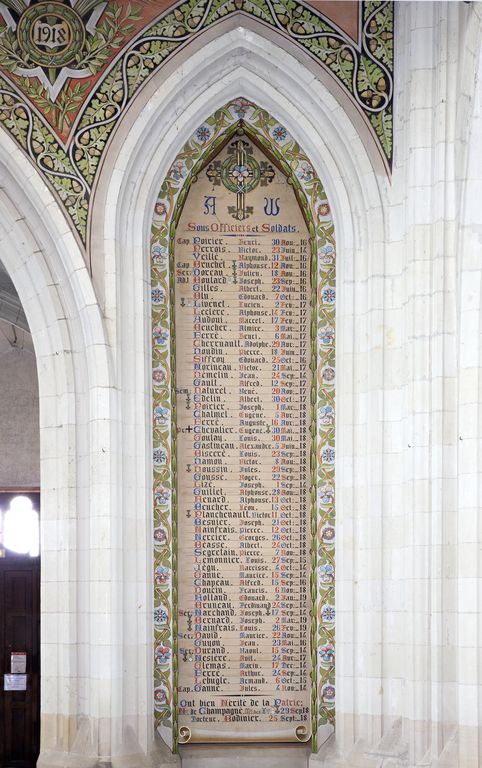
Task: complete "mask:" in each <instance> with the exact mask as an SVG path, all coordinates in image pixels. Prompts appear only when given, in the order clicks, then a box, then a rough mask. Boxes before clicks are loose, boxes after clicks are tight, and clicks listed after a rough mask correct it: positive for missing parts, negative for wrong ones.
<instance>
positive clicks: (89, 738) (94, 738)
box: [37, 716, 181, 768]
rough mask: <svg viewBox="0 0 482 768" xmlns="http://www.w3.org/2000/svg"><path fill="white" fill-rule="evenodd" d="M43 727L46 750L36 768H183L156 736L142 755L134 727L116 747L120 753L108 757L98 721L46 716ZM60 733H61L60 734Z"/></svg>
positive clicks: (43, 742) (43, 750)
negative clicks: (55, 732) (55, 729)
mask: <svg viewBox="0 0 482 768" xmlns="http://www.w3.org/2000/svg"><path fill="white" fill-rule="evenodd" d="M102 725H104V726H105V725H106V724H105V723H103V724H102ZM42 726H43V731H42V744H43V747H42V750H41V752H40V756H39V759H38V761H37V768H180V766H181V759H180V757H179V755H173V754H172V752H171V750H170V749H169V748H168V747H167V746H166V745H165V744H164V742H163V741H162V739H161V738H160V737H159V736H158V735H157V734H155V735H154V736H153V740H152V745H151V747H150V748H149V750H148V751H147V752H143V751H142V750H141V748H140V746H139V743H138V741H137V739H136V737H135V734H134V733H133V730H132V728H129V727H128V728H126V729H124V735H123V738H122V743H121V744H119V745H117V748H116V752H117V754H115V755H109V754H106V751H107V750H106V745H105V743H104V744H103V743H102V742H103V739H102V730H103V729H102V727H101V725H100V724H99V723H98V722H92V721H91V720H90V719H89V718H82V719H81V720H80V721H79V720H78V718H72V717H54V716H50V717H45V716H43V717H42ZM49 726H50V728H49ZM54 726H55V727H56V728H57V739H56V740H54V739H53V738H52V730H53V728H54ZM49 731H50V733H49ZM59 731H61V733H60V734H59ZM59 736H60V737H59ZM104 736H105V733H104ZM49 742H50V743H49ZM66 746H67V748H65V747H66Z"/></svg>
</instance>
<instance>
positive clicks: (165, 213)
mask: <svg viewBox="0 0 482 768" xmlns="http://www.w3.org/2000/svg"><path fill="white" fill-rule="evenodd" d="M241 122H242V124H243V127H244V128H245V130H246V133H247V134H248V135H249V136H250V138H252V139H253V140H254V141H256V143H258V144H259V145H260V147H261V149H262V150H264V151H265V152H267V153H268V155H269V154H271V155H272V157H273V158H274V160H275V161H276V162H277V163H278V164H279V166H280V167H281V168H282V170H283V172H284V173H285V174H286V175H287V176H288V178H290V179H291V181H292V183H293V186H294V188H295V193H296V196H297V199H298V202H299V204H300V205H301V207H302V210H303V212H304V215H305V217H306V219H307V222H308V225H309V230H310V239H311V242H312V265H311V280H312V290H313V289H314V296H313V303H314V304H316V306H314V307H313V308H312V323H313V326H314V327H313V328H312V344H313V345H314V347H313V351H312V362H311V364H310V367H311V369H312V377H313V381H314V387H313V388H312V395H313V393H314V397H313V396H312V400H313V402H312V403H311V408H312V423H313V426H315V425H316V427H315V428H316V439H315V440H314V441H313V450H312V467H311V472H312V504H311V508H312V509H311V536H312V568H311V600H312V632H311V636H312V637H311V639H312V649H311V653H312V696H311V698H312V734H313V735H312V747H313V751H316V749H317V734H318V733H319V732H320V728H321V729H323V730H324V731H325V730H326V728H328V730H329V731H331V730H332V729H333V727H334V719H335V583H334V579H335V560H334V550H335V481H334V472H335V298H336V289H335V285H336V271H335V270H336V251H335V239H334V226H333V221H332V217H331V209H330V205H329V202H328V200H327V197H326V193H325V191H324V188H323V185H322V183H321V181H320V179H319V178H318V176H317V174H316V173H315V170H314V168H313V165H312V163H311V162H310V160H309V158H308V156H307V155H306V154H305V153H304V151H303V149H302V148H301V147H300V146H299V144H298V142H297V141H296V139H295V138H294V137H293V136H292V135H291V134H290V133H289V132H288V130H287V129H286V128H285V127H284V126H283V125H282V124H281V123H280V122H279V121H278V120H277V119H276V118H275V117H273V116H271V115H270V114H269V113H268V112H267V111H266V110H264V109H262V108H260V107H258V106H257V105H256V104H254V103H253V102H252V101H249V100H247V99H245V98H242V97H239V98H237V99H232V100H230V101H229V102H228V103H227V104H225V105H224V106H223V107H221V108H220V109H218V110H216V112H214V114H212V115H211V116H210V117H209V118H207V119H206V120H204V121H203V123H202V124H201V125H199V126H198V127H197V128H196V130H195V131H194V132H193V133H192V134H191V136H190V138H189V139H188V140H187V141H186V142H185V144H184V146H183V147H182V150H181V151H180V152H179V153H178V154H177V156H176V157H175V159H174V161H173V162H172V163H171V165H170V167H169V170H168V172H167V174H166V177H165V179H164V182H163V184H162V185H161V188H160V191H159V194H158V196H157V200H156V202H155V206H154V211H153V217H152V225H151V241H150V281H151V319H152V337H151V338H152V440H153V444H152V447H153V454H152V456H153V462H152V464H153V510H154V542H153V543H154V574H153V575H154V710H155V719H156V725H157V727H158V730H159V732H160V733H161V735H162V737H163V738H164V740H165V741H166V742H167V743H168V744H169V746H170V747H171V748H172V749H173V751H177V745H178V727H177V708H178V701H177V509H176V487H175V478H176V451H175V430H174V426H175V423H176V398H175V386H176V382H175V369H174V365H173V361H174V357H175V335H174V333H173V331H174V319H173V314H171V306H173V300H174V279H173V274H174V271H173V250H174V249H173V238H174V234H175V227H176V224H177V218H178V214H179V212H180V210H181V209H182V205H183V203H184V200H185V198H186V196H187V194H188V191H189V188H190V185H191V182H192V179H193V177H194V176H195V174H196V172H199V170H200V169H201V168H202V167H203V166H204V165H205V163H206V162H207V160H208V159H209V158H210V157H211V156H212V155H213V153H215V152H216V151H217V150H218V149H219V148H220V147H221V146H222V145H223V144H224V143H225V142H226V141H227V140H229V137H230V135H232V134H233V133H234V132H235V130H236V127H237V126H238V125H239V124H240V123H241ZM313 358H314V359H315V361H316V362H315V365H313ZM323 740H324V739H323Z"/></svg>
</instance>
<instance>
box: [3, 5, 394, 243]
mask: <svg viewBox="0 0 482 768" xmlns="http://www.w3.org/2000/svg"><path fill="white" fill-rule="evenodd" d="M361 8H362V11H361V14H362V24H361V27H362V28H361V35H360V40H359V41H358V43H355V42H354V41H353V40H352V39H351V38H350V37H349V36H348V35H347V34H345V33H343V32H342V31H340V30H339V29H338V28H337V27H335V26H334V25H333V24H332V23H331V22H330V20H329V19H328V18H327V17H326V16H323V15H322V14H321V13H318V12H317V11H316V10H315V9H313V8H312V7H310V6H308V5H304V4H303V2H302V0H300V2H296V1H295V0H277V1H276V2H273V0H185V2H179V3H177V4H176V5H174V6H173V7H171V8H169V9H168V10H167V11H166V12H165V13H164V14H162V16H161V17H160V18H158V19H157V20H155V21H154V22H151V23H149V24H148V25H147V27H146V28H145V30H144V31H143V32H142V33H140V34H138V35H137V37H136V38H135V40H133V41H130V42H129V43H128V44H127V45H126V46H125V47H124V49H123V51H122V53H121V54H120V55H119V56H118V58H117V59H116V60H115V61H114V62H113V63H112V64H111V65H110V67H108V68H107V69H106V71H105V73H103V75H102V78H101V80H100V81H99V82H98V83H97V84H96V85H95V89H94V91H93V92H92V93H91V94H90V95H87V94H85V103H83V104H82V107H81V109H80V112H79V115H78V117H77V118H76V119H75V121H74V120H73V118H72V120H73V124H72V128H71V132H70V134H69V135H68V138H67V139H66V140H65V141H63V140H61V139H60V138H59V136H58V135H56V133H55V131H53V129H52V127H51V126H50V125H49V123H48V122H47V120H46V119H45V117H44V116H43V115H42V112H41V109H44V110H46V109H47V108H48V105H45V104H44V105H43V106H38V104H39V103H40V102H38V97H37V96H36V95H35V94H36V88H37V81H36V80H35V78H33V79H28V78H26V82H25V83H24V85H23V89H24V90H23V91H21V90H20V89H19V87H18V86H17V85H16V84H15V83H14V82H13V81H12V80H10V79H9V77H10V76H9V74H8V73H7V72H5V71H2V72H1V73H0V123H1V124H2V125H3V127H4V128H5V129H6V130H7V131H9V133H10V134H11V135H12V136H13V137H14V139H15V140H16V141H17V143H18V144H19V145H20V146H21V148H22V149H23V150H24V151H25V153H26V154H27V155H28V156H29V158H30V159H31V160H32V162H33V163H34V165H35V166H36V167H37V168H38V170H39V171H40V172H41V173H42V175H43V176H44V178H45V179H46V180H47V181H48V182H49V183H50V185H51V187H52V188H53V190H54V192H55V193H56V194H57V196H58V197H59V199H60V200H61V202H62V204H63V207H64V209H65V211H66V214H67V216H68V218H69V220H70V221H71V223H72V225H73V229H74V231H75V232H76V233H77V235H78V237H79V239H80V240H81V242H82V243H83V244H85V243H86V242H87V236H88V225H89V219H88V217H89V213H90V207H91V198H92V189H93V186H94V181H95V179H96V177H97V174H98V171H99V167H100V161H101V159H102V157H103V155H104V152H105V149H106V147H107V145H108V141H109V139H110V137H111V135H112V133H113V131H114V129H115V127H116V126H117V124H118V123H119V121H120V120H121V119H122V116H123V115H124V113H125V111H126V109H127V108H128V106H129V104H130V103H131V101H132V99H133V98H134V97H135V95H136V94H137V93H138V92H139V90H140V88H141V87H142V85H143V84H144V83H145V82H146V80H147V79H148V78H149V77H150V76H151V75H152V74H153V73H154V72H155V71H157V70H158V69H159V68H160V67H162V65H163V64H164V62H165V61H167V59H168V58H170V56H171V55H172V54H174V53H175V52H176V51H178V50H179V49H180V48H181V47H182V46H185V45H186V44H188V43H189V42H190V41H191V40H193V39H194V38H195V37H197V36H198V35H199V34H201V33H202V32H203V31H204V30H205V29H207V28H208V27H210V26H212V25H214V24H216V23H217V22H219V21H221V20H222V19H223V18H226V17H227V16H229V15H232V14H235V13H238V12H240V11H241V12H242V13H243V14H246V15H248V16H251V17H254V18H255V19H257V20H258V21H259V22H260V23H262V24H264V25H265V26H268V27H270V28H272V29H274V30H276V31H277V32H278V33H279V34H281V35H283V36H284V37H288V38H289V39H290V40H292V41H293V42H294V43H295V44H296V45H297V46H300V47H301V48H303V49H304V50H305V51H306V52H307V53H308V54H309V55H310V56H311V57H312V58H313V59H314V61H316V62H317V63H318V64H319V65H320V66H321V67H323V68H324V69H325V70H327V71H328V72H330V74H331V75H332V76H333V77H334V78H335V80H337V82H338V83H339V84H340V85H341V87H342V88H343V89H344V90H345V91H346V92H347V94H348V95H349V97H350V99H351V100H352V102H353V103H354V104H355V106H356V108H357V109H358V110H359V112H360V113H361V114H362V115H363V117H364V119H365V120H366V122H367V124H368V125H369V127H370V130H371V131H372V133H373V135H374V137H375V140H376V142H377V144H378V147H379V149H380V152H381V155H382V157H383V158H384V161H385V164H386V167H387V169H388V170H389V169H390V167H391V162H392V155H393V127H392V101H393V24H394V21H393V16H394V13H393V3H392V2H385V1H383V0H370V1H368V0H365V1H364V2H362V4H361ZM0 31H1V30H0ZM78 82H79V83H80V82H81V81H78ZM82 87H83V86H82ZM37 90H38V88H37ZM25 93H27V94H28V96H25ZM77 96H78V98H79V99H82V98H84V96H83V95H80V92H79V94H78V95H77ZM77 96H76V98H77ZM36 99H37V101H36ZM36 105H37V106H36ZM57 106H58V105H57ZM54 107H55V108H57V107H56V106H55V105H54V104H52V109H53V108H54Z"/></svg>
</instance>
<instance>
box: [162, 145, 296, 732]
mask: <svg viewBox="0 0 482 768" xmlns="http://www.w3.org/2000/svg"><path fill="white" fill-rule="evenodd" d="M174 258H175V268H176V272H175V274H176V283H175V338H176V379H177V381H176V392H177V470H178V474H177V483H178V537H179V538H178V541H179V545H178V564H179V584H178V605H179V614H178V632H179V637H178V670H179V678H178V679H179V694H178V702H179V741H180V743H183V742H186V741H191V742H202V741H243V740H246V741H297V740H300V741H305V740H307V739H308V738H309V737H310V615H309V608H310V589H309V587H310V583H309V580H310V565H309V556H310V550H309V538H310V524H309V520H310V495H309V485H310V468H309V455H310V439H311V438H310V423H309V421H310V387H311V374H310V368H309V362H310V317H311V310H310V296H311V287H310V246H309V235H308V228H307V226H306V223H305V221H304V218H303V215H302V212H301V209H300V207H299V205H298V202H297V200H296V196H295V193H294V191H293V188H292V186H291V185H290V184H289V183H288V180H287V179H286V177H285V176H284V175H283V173H282V172H281V171H280V170H279V169H278V168H277V167H276V166H275V164H274V163H272V162H271V161H270V160H269V159H268V158H267V157H266V156H265V155H264V154H263V153H262V152H261V151H260V149H259V148H258V147H257V146H256V145H255V144H253V142H252V141H251V140H250V139H249V138H248V137H247V136H246V135H244V134H240V135H236V136H234V137H232V138H231V139H230V140H229V142H228V143H227V144H226V145H225V146H224V148H223V149H222V150H221V152H220V153H219V154H218V155H217V156H216V157H215V158H213V159H212V161H211V162H209V163H208V164H207V166H206V167H205V168H204V170H203V171H202V172H201V173H200V174H199V175H198V178H197V179H196V180H195V181H194V182H193V184H192V186H191V188H190V191H189V194H188V196H187V199H186V202H185V205H184V208H183V211H182V213H181V216H180V220H179V223H178V226H177V229H176V237H175V252H174Z"/></svg>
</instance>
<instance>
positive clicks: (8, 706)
mask: <svg viewBox="0 0 482 768" xmlns="http://www.w3.org/2000/svg"><path fill="white" fill-rule="evenodd" d="M2 496H3V494H2ZM2 506H3V505H2ZM37 508H38V507H37ZM15 652H16V653H22V652H24V653H26V675H27V680H26V690H22V691H20V690H18V691H13V690H12V691H9V690H5V688H6V687H8V686H7V685H6V681H5V675H8V674H9V673H11V654H12V653H15ZM0 686H1V690H0V768H34V766H35V764H36V761H37V758H38V755H39V751H40V722H39V720H40V558H39V557H30V556H28V555H18V554H16V553H13V552H9V551H8V550H4V555H3V557H1V558H0Z"/></svg>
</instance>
